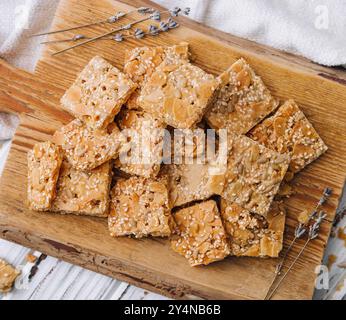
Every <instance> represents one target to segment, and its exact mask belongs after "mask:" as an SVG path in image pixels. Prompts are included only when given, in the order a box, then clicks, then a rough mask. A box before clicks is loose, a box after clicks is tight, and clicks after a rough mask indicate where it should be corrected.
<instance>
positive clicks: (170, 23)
mask: <svg viewBox="0 0 346 320" xmlns="http://www.w3.org/2000/svg"><path fill="white" fill-rule="evenodd" d="M178 27H179V23H178V22H176V21H174V20H173V19H172V18H169V19H168V28H169V29H175V28H178Z"/></svg>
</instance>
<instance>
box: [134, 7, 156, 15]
mask: <svg viewBox="0 0 346 320" xmlns="http://www.w3.org/2000/svg"><path fill="white" fill-rule="evenodd" d="M153 11H154V9H153V8H149V7H140V8H138V9H137V12H138V13H140V14H146V13H152V12H153Z"/></svg>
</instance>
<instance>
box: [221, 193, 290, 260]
mask: <svg viewBox="0 0 346 320" xmlns="http://www.w3.org/2000/svg"><path fill="white" fill-rule="evenodd" d="M285 217H286V215H285V209H284V207H283V206H282V204H281V203H279V202H277V201H274V202H273V203H272V205H271V207H270V210H269V212H268V214H267V217H266V218H264V217H263V216H260V215H258V214H255V213H251V212H250V211H249V210H246V209H244V208H242V207H241V206H239V205H237V204H235V203H229V202H228V201H226V200H224V199H221V218H222V221H223V225H224V227H225V230H226V234H227V238H228V243H229V247H230V250H231V255H234V256H238V257H240V256H248V257H278V256H279V253H280V251H281V250H282V243H283V234H284V229H285Z"/></svg>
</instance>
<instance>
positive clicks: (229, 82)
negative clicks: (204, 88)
mask: <svg viewBox="0 0 346 320" xmlns="http://www.w3.org/2000/svg"><path fill="white" fill-rule="evenodd" d="M219 80H220V82H221V85H220V87H219V89H218V91H217V93H216V98H215V102H214V103H213V105H212V107H211V108H210V110H209V111H208V112H207V114H206V116H205V118H206V120H207V122H208V124H209V125H210V126H211V127H212V128H213V129H221V128H227V129H228V130H229V131H231V132H235V133H238V134H245V133H247V132H248V131H249V130H250V129H251V128H252V127H254V126H255V125H256V124H257V123H259V122H260V121H261V120H262V119H263V118H264V117H265V116H267V115H268V114H270V113H271V112H272V111H273V110H275V109H276V108H277V106H278V102H277V101H276V100H275V99H274V98H273V97H272V95H271V94H270V92H269V90H268V89H267V88H266V86H265V85H264V83H263V81H262V79H261V78H260V77H259V76H257V75H256V74H255V72H254V71H253V70H252V68H251V67H250V66H249V65H248V64H247V63H246V61H245V60H244V59H239V60H238V61H236V62H235V63H234V64H233V65H232V66H231V67H230V68H229V69H228V70H226V71H225V72H224V73H222V74H221V75H220V76H219Z"/></svg>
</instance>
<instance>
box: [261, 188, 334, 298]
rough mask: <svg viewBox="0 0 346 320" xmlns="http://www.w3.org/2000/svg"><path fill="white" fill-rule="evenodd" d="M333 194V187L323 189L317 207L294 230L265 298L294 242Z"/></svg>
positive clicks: (304, 231)
mask: <svg viewBox="0 0 346 320" xmlns="http://www.w3.org/2000/svg"><path fill="white" fill-rule="evenodd" d="M331 194H332V189H331V188H328V187H327V188H325V189H324V190H323V194H322V196H321V198H320V199H319V201H318V202H317V204H316V206H315V208H314V209H313V210H312V212H311V213H310V215H309V217H308V219H307V221H305V223H299V224H298V225H297V227H296V229H295V231H294V238H293V239H292V241H291V243H290V245H289V246H288V248H287V249H286V251H285V253H284V255H283V256H282V258H281V259H280V262H279V263H278V264H277V265H276V268H275V276H274V278H273V280H272V282H271V283H270V285H269V288H268V290H267V293H266V296H265V298H264V299H267V297H268V294H269V292H270V289H271V287H272V286H273V284H274V282H275V281H276V279H277V276H278V275H280V273H281V270H282V267H283V265H284V262H285V260H286V258H287V256H288V254H289V252H290V251H291V250H292V248H293V246H294V244H295V243H296V241H297V240H298V239H299V238H301V237H302V236H303V235H304V234H305V233H306V231H307V226H308V224H309V223H310V221H311V220H312V219H313V218H314V217H315V216H316V214H317V211H318V209H319V207H320V206H322V205H323V204H324V203H325V202H326V200H327V199H328V197H329V196H330V195H331Z"/></svg>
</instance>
